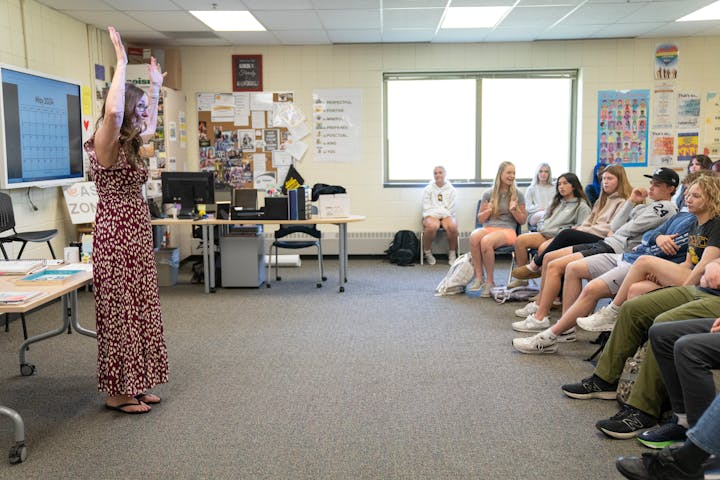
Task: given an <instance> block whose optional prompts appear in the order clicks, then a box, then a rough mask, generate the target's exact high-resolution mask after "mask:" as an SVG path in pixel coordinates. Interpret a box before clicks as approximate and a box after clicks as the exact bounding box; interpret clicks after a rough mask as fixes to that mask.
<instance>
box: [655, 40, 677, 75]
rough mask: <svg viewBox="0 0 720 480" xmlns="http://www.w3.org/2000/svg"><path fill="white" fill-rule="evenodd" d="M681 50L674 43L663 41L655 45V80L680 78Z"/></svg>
mask: <svg viewBox="0 0 720 480" xmlns="http://www.w3.org/2000/svg"><path fill="white" fill-rule="evenodd" d="M679 62H680V50H679V49H678V46H677V45H675V44H672V43H663V44H661V45H658V46H656V47H655V80H675V79H676V78H678V65H679Z"/></svg>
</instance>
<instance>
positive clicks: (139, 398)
mask: <svg viewBox="0 0 720 480" xmlns="http://www.w3.org/2000/svg"><path fill="white" fill-rule="evenodd" d="M150 396H153V397H155V398H157V400H147V399H146V400H143V398H145V397H148V398H149V397H150ZM135 399H136V400H137V401H138V402H142V403H145V404H147V405H156V404H158V403H160V402H162V399H161V398H160V397H158V396H157V395H155V394H153V393H139V394H137V395H135Z"/></svg>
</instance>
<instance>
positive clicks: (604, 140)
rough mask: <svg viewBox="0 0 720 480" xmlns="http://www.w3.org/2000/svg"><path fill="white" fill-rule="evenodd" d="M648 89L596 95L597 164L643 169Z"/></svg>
mask: <svg viewBox="0 0 720 480" xmlns="http://www.w3.org/2000/svg"><path fill="white" fill-rule="evenodd" d="M649 105H650V90H604V91H600V92H598V145H597V161H598V163H603V164H613V163H619V164H622V165H623V166H626V167H642V166H647V162H648V159H647V155H648V115H649V109H648V107H649Z"/></svg>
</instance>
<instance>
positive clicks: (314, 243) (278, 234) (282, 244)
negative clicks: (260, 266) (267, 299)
mask: <svg viewBox="0 0 720 480" xmlns="http://www.w3.org/2000/svg"><path fill="white" fill-rule="evenodd" d="M295 233H299V234H302V235H305V236H306V237H310V238H300V239H296V240H292V239H290V240H283V239H284V238H285V237H287V236H288V235H292V234H295ZM308 247H317V252H318V268H319V273H320V279H319V280H318V282H317V284H316V285H317V288H320V287H322V282H324V281H325V280H327V277H326V276H325V274H324V272H323V256H322V234H321V232H320V230H318V228H317V225H281V226H280V228H278V229H277V230H275V241H273V242H272V244H271V245H270V250H269V251H268V264H267V268H268V275H267V280H266V282H265V285H267V288H270V265H271V264H272V263H273V262H272V251H273V248H274V249H275V280H277V281H280V280H282V279H281V278H280V275H279V274H278V249H280V248H287V249H292V250H299V249H301V248H308Z"/></svg>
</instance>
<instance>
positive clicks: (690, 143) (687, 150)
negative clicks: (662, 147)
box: [677, 132, 698, 162]
mask: <svg viewBox="0 0 720 480" xmlns="http://www.w3.org/2000/svg"><path fill="white" fill-rule="evenodd" d="M677 145H678V147H677V153H678V157H677V159H678V162H689V161H690V160H691V159H692V158H693V157H694V156H695V155H697V153H698V132H680V133H678V135H677Z"/></svg>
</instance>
